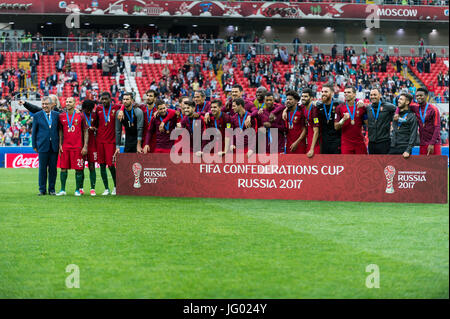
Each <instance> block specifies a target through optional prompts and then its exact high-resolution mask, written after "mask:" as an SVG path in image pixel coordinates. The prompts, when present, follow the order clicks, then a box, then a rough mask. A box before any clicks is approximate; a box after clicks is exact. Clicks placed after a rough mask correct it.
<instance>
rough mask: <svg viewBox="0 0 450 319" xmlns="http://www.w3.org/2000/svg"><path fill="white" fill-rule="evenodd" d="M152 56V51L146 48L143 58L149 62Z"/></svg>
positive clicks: (143, 51)
mask: <svg viewBox="0 0 450 319" xmlns="http://www.w3.org/2000/svg"><path fill="white" fill-rule="evenodd" d="M150 54H151V52H150V49H149V47H148V46H146V47H145V49H144V50H142V58H143V59H144V60H146V61H148V60H149V59H150Z"/></svg>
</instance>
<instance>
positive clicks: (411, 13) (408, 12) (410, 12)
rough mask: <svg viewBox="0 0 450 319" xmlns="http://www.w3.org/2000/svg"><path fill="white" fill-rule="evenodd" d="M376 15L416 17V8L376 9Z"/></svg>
mask: <svg viewBox="0 0 450 319" xmlns="http://www.w3.org/2000/svg"><path fill="white" fill-rule="evenodd" d="M377 14H378V16H380V17H381V16H385V17H416V16H417V10H416V9H389V8H387V9H385V8H383V9H378V12H377Z"/></svg>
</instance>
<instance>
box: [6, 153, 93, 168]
mask: <svg viewBox="0 0 450 319" xmlns="http://www.w3.org/2000/svg"><path fill="white" fill-rule="evenodd" d="M38 167H39V155H38V154H36V153H34V154H33V153H31V154H23V153H19V154H11V153H6V154H5V168H38ZM58 167H59V159H58ZM85 167H88V164H87V162H86V163H85ZM95 167H97V168H98V167H100V165H99V164H98V163H95Z"/></svg>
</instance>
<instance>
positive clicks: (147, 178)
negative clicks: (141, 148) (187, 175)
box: [144, 167, 167, 184]
mask: <svg viewBox="0 0 450 319" xmlns="http://www.w3.org/2000/svg"><path fill="white" fill-rule="evenodd" d="M166 171H167V168H148V167H146V168H144V184H156V183H157V182H158V179H159V178H165V177H167V173H166Z"/></svg>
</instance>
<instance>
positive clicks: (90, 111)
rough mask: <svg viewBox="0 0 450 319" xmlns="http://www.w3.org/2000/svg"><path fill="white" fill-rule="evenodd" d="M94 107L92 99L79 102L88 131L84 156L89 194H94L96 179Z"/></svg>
mask: <svg viewBox="0 0 450 319" xmlns="http://www.w3.org/2000/svg"><path fill="white" fill-rule="evenodd" d="M94 109H95V102H94V101H91V100H84V101H83V104H81V112H82V116H83V118H84V120H85V122H86V126H87V129H88V132H89V139H88V149H87V155H86V156H85V160H87V162H88V168H89V180H90V182H91V192H90V194H91V196H96V193H95V183H96V181H97V174H96V172H95V162H96V161H97V142H96V135H97V129H96V128H95V127H94V126H93V124H94V122H95V110H94ZM83 171H84V170H83ZM83 175H84V174H83ZM83 182H84V176H83ZM80 193H84V192H82V189H80Z"/></svg>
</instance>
